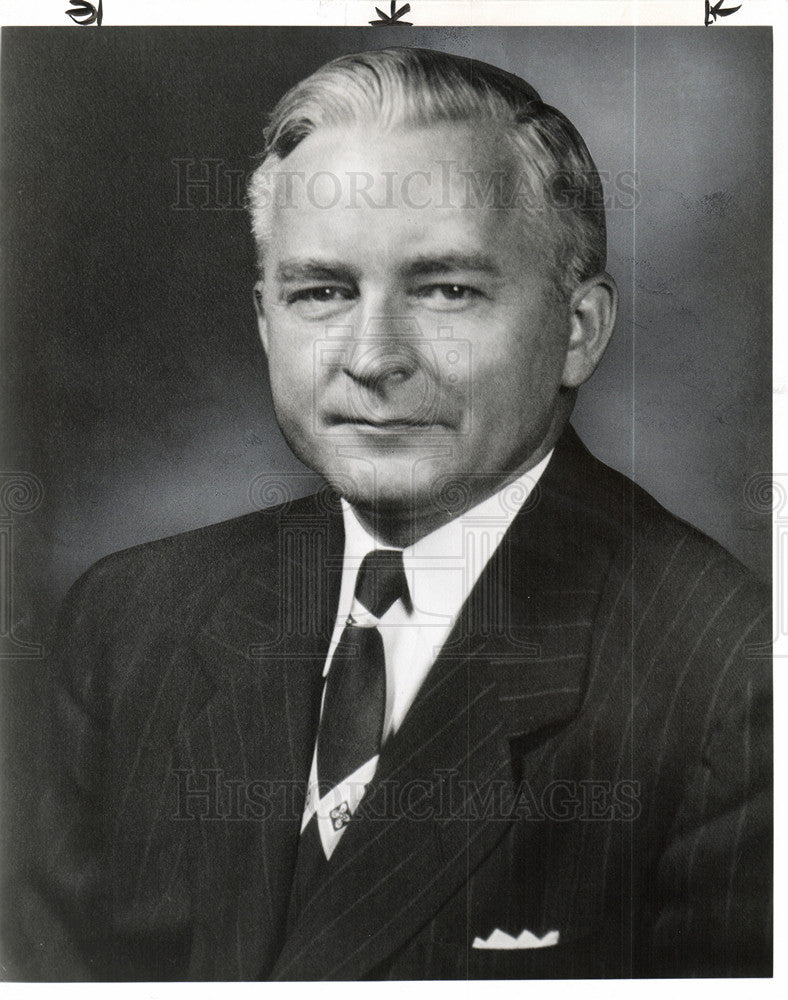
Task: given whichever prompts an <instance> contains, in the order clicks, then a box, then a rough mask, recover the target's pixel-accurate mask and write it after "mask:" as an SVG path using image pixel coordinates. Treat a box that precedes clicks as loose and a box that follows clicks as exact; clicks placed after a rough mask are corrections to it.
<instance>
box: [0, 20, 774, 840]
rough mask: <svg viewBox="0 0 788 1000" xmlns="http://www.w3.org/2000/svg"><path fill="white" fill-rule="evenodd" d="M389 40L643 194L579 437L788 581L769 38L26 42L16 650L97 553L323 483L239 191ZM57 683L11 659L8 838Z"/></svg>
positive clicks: (8, 436) (111, 31)
mask: <svg viewBox="0 0 788 1000" xmlns="http://www.w3.org/2000/svg"><path fill="white" fill-rule="evenodd" d="M390 44H412V45H423V46H427V47H435V48H439V49H445V50H448V51H451V52H456V53H461V54H464V55H470V56H474V57H477V58H479V59H482V60H486V61H490V62H493V63H496V64H498V65H500V66H503V67H504V68H506V69H508V70H511V71H513V72H515V73H518V74H520V75H522V76H524V77H525V78H526V79H527V80H529V81H530V82H531V83H532V84H533V85H534V86H536V88H537V89H538V90H539V91H540V92H541V94H542V97H543V98H544V99H545V100H546V101H548V102H549V103H552V104H554V105H555V106H557V107H558V108H560V109H561V110H562V111H564V112H565V113H566V114H567V115H568V116H569V117H570V118H571V119H572V121H573V122H574V123H575V124H576V125H577V126H578V128H579V129H580V131H581V133H583V135H584V136H585V138H586V139H587V141H588V144H589V146H590V149H591V152H592V154H593V155H594V157H595V159H596V162H597V166H598V167H599V169H600V170H601V171H602V172H603V174H604V175H605V176H608V177H609V178H610V184H611V185H612V186H613V188H615V186H616V185H617V184H618V185H619V187H620V188H623V189H627V188H629V190H630V196H629V197H627V196H626V191H624V192H623V196H622V197H621V198H620V199H618V204H617V205H615V207H614V208H613V209H612V210H611V211H610V213H609V232H610V257H609V269H610V270H611V272H612V273H613V275H614V276H615V278H616V279H617V281H618V284H619V287H620V290H621V293H622V302H621V310H620V318H619V322H618V329H617V334H616V337H615V339H614V342H613V344H612V346H611V348H610V350H609V352H608V354H607V356H606V358H605V360H604V362H603V364H602V366H601V368H600V370H599V371H598V372H597V374H596V376H595V377H594V379H593V380H592V382H591V383H590V384H589V385H588V386H587V387H586V388H585V389H584V390H583V392H582V395H581V402H580V404H579V407H578V410H577V413H576V417H575V424H576V426H577V428H578V430H579V431H580V433H581V436H583V437H584V439H585V441H586V443H587V444H588V445H589V447H590V448H591V449H592V450H593V451H595V452H596V454H597V455H598V456H599V457H600V458H602V459H603V460H605V461H607V462H608V463H609V464H611V465H613V466H615V467H616V468H617V469H620V470H622V471H624V472H625V473H627V474H629V475H631V476H633V477H634V478H635V479H636V480H637V481H638V482H640V483H641V484H642V485H643V486H645V487H646V488H647V489H648V490H649V491H651V492H652V493H653V494H654V495H655V496H656V497H657V499H659V500H660V501H661V502H662V503H663V504H665V505H666V506H667V507H668V508H670V509H671V510H672V511H674V512H675V513H677V514H678V515H680V516H682V517H684V518H686V519H688V520H689V521H691V522H693V523H694V524H696V525H698V526H699V527H700V528H701V529H703V530H704V531H706V532H707V533H709V534H711V535H712V536H713V537H715V538H717V539H718V540H719V541H721V542H722V543H723V544H724V545H726V546H727V547H728V548H729V549H730V550H731V551H732V552H734V554H736V555H737V556H739V558H741V559H742V560H743V561H744V562H745V563H747V564H748V565H749V566H751V567H752V568H753V569H754V570H755V571H756V572H758V573H760V574H761V575H763V576H767V577H768V576H769V573H770V560H771V543H770V517H769V513H768V505H767V507H766V508H765V507H764V504H763V502H761V500H759V494H758V490H757V489H753V485H752V484H753V483H755V484H757V483H758V482H759V480H758V479H757V477H758V475H759V474H764V473H767V472H768V471H769V469H770V432H771V402H770V393H771V360H770V358H771V344H770V316H771V288H770V274H771V200H770V199H771V51H772V49H771V32H770V30H768V29H755V28H744V29H737V28H733V27H729V26H727V25H726V26H721V25H718V26H715V27H714V28H711V29H708V30H707V29H704V28H702V27H699V28H697V29H661V28H660V29H657V28H655V29H640V30H638V31H637V32H635V31H634V30H632V29H624V28H622V29H571V30H566V29H535V28H533V29H532V28H522V29H514V28H506V29H498V28H493V29H476V30H465V29H418V28H414V29H385V28H367V29H328V30H326V29H308V30H297V29H291V28H288V29H284V28H283V29H267V28H262V29H261V28H240V29H224V28H190V29H181V28H164V29H148V28H111V27H103V28H101V29H100V30H76V29H74V30H72V29H70V28H64V29H62V30H61V29H6V30H5V31H4V32H3V36H2V90H1V99H2V178H1V182H2V199H3V201H2V218H3V223H2V227H3V228H2V239H3V251H4V252H3V272H2V281H3V285H2V295H3V307H2V353H3V361H4V364H3V374H2V379H3V381H2V394H3V401H4V407H5V414H4V416H5V419H4V427H5V431H4V448H5V450H4V454H3V461H2V469H3V470H8V471H11V472H22V473H25V474H27V477H28V483H27V488H32V489H33V490H34V491H35V489H38V488H39V486H40V490H41V498H40V502H39V500H38V499H37V498H36V497H33V498H32V500H31V499H30V498H28V502H27V503H26V504H25V503H24V502H21V503H20V502H19V498H18V497H17V503H16V504H15V505H14V504H12V505H11V506H12V507H13V510H10V509H9V508H8V506H7V505H6V507H5V508H4V509H3V510H0V515H2V516H3V518H4V521H3V530H4V531H5V529H6V528H8V526H9V525H11V532H12V536H13V537H12V543H13V544H12V548H13V552H12V558H13V581H12V582H13V590H12V591H10V592H9V591H8V590H7V589H6V590H5V591H4V593H5V596H6V597H7V598H8V601H7V607H6V613H7V615H8V616H10V617H7V618H5V619H4V621H5V625H6V628H5V631H6V634H5V635H4V636H3V638H4V640H5V641H6V643H7V646H6V652H8V651H9V650H10V651H11V652H13V651H14V645H13V643H14V642H17V643H21V642H27V643H39V644H45V642H46V636H47V630H48V628H49V627H50V623H51V620H52V615H53V612H54V609H55V607H56V605H57V602H58V601H59V599H60V598H61V597H62V595H63V593H64V591H65V589H66V588H67V586H68V585H69V584H70V583H71V582H72V581H73V580H74V579H75V578H76V576H77V575H78V574H79V573H80V572H81V571H82V570H83V569H85V568H86V567H87V566H88V565H89V564H90V563H91V562H93V561H94V560H95V559H97V558H98V557H100V556H102V555H104V554H106V553H108V552H111V551H113V550H115V549H118V548H122V547H125V546H128V545H132V544H134V543H136V542H141V541H143V540H147V539H152V538H156V537H159V536H164V535H168V534H171V533H173V532H177V531H181V530H184V529H187V528H191V527H195V526H197V525H202V524H207V523H209V522H214V521H219V520H222V519H223V518H227V517H231V516H233V515H236V514H241V513H243V512H245V511H248V510H250V509H252V508H253V507H254V505H255V504H256V503H260V502H261V501H262V499H263V498H264V496H265V491H264V490H263V489H261V483H263V484H264V483H265V481H266V479H265V477H266V476H267V477H269V478H270V477H272V476H273V477H275V476H278V475H281V474H290V473H301V475H300V476H297V477H296V479H295V480H294V483H295V485H296V488H297V489H298V490H300V491H301V492H307V491H308V490H309V486H310V481H309V479H308V478H307V477H306V476H305V475H303V469H302V468H301V467H300V466H299V464H298V463H297V462H296V460H295V459H294V458H293V457H292V456H291V455H290V454H289V452H288V450H287V447H286V445H285V444H284V442H283V440H282V438H281V436H280V434H279V431H278V429H277V428H276V425H275V422H274V418H273V415H272V410H271V403H270V397H269V393H268V389H267V386H266V378H265V362H264V358H263V355H262V351H261V348H260V346H259V345H258V342H257V337H256V328H255V321H254V315H253V310H252V296H251V287H252V283H253V281H254V276H255V275H254V266H253V253H252V243H251V239H250V237H249V235H248V223H247V218H246V215H245V212H244V210H243V207H242V190H240V187H239V179H241V178H243V177H244V176H245V175H247V174H248V173H249V171H250V170H251V168H252V165H253V162H254V161H253V158H254V155H255V154H256V153H257V152H258V151H259V150H260V147H261V141H262V130H263V127H264V124H265V120H266V114H267V112H268V111H269V110H270V109H271V107H272V105H273V104H274V102H275V101H276V99H277V98H278V97H279V96H280V95H281V93H282V92H283V91H284V90H285V89H286V88H287V87H288V86H290V85H291V84H293V83H294V82H295V81H297V80H298V79H300V78H301V77H303V76H304V75H305V74H307V73H309V72H310V71H311V70H313V69H314V68H316V67H317V66H318V65H320V64H321V63H323V62H324V61H326V60H327V59H329V58H331V57H333V56H335V55H338V54H340V53H342V52H345V51H349V50H356V49H364V48H370V47H381V46H385V45H390ZM209 171H215V176H216V178H218V180H217V181H216V185H218V186H216V187H214V189H213V190H212V191H207V190H205V189H200V188H199V186H197V187H192V188H191V189H190V194H189V197H188V198H187V199H186V201H185V200H184V188H183V182H184V179H189V180H192V181H194V180H195V179H199V178H200V177H201V176H203V177H213V176H214V175H212V174H210V173H209ZM633 174H636V175H637V181H636V183H635V184H634V185H633V182H632V175H633ZM627 177H628V178H629V180H627ZM211 183H214V182H213V181H212V182H211ZM633 186H634V187H635V190H636V195H635V196H634V197H633V196H631V189H632V187H633ZM189 206H191V207H189ZM261 476H262V477H263V478H262V479H261V478H260V477H261ZM31 477H32V478H31ZM753 477H755V478H753ZM31 482H32V483H33V486H32V487H31V486H30V483H31ZM748 484H750V485H749V487H748ZM4 537H5V536H4ZM9 537H10V536H9ZM9 629H11V630H13V635H14V636H15V637H16V638H15V639H14V640H13V641H11V643H10V646H9V645H8V643H9V641H10V640H9V634H8V633H9ZM17 648H18V647H17ZM37 662H38V661H37V660H36V659H35V658H20V659H16V660H15V659H5V660H4V661H3V663H4V667H3V681H4V683H5V688H6V691H7V698H8V699H10V700H9V701H8V702H7V704H10V706H11V710H10V711H7V712H6V713H5V729H6V736H7V739H8V740H9V741H10V742H11V743H12V744H13V745H14V747H15V748H16V749H17V750H18V749H19V748H20V747H21V749H22V750H23V751H24V752H22V753H17V754H15V756H14V757H13V763H12V764H11V765H10V767H9V769H8V771H7V782H6V784H7V788H8V789H9V795H10V798H11V800H12V805H11V811H10V813H8V814H7V815H9V816H10V817H11V820H10V823H9V825H8V827H7V829H13V828H14V827H15V826H16V825H17V824H19V825H22V826H23V824H24V819H23V817H24V805H23V804H20V803H23V802H24V801H25V800H26V799H28V798H29V797H30V794H31V781H32V782H33V786H32V792H33V793H34V791H35V784H34V778H31V773H33V772H31V770H30V768H29V764H28V762H27V759H26V758H27V757H29V756H31V755H33V754H34V753H35V746H36V744H35V733H36V727H35V724H34V723H35V720H36V719H37V717H38V712H39V706H38V703H37V701H36V700H35V696H34V695H33V694H32V693H31V692H32V687H31V681H32V679H33V678H34V676H35V674H36V669H37V667H36V664H37Z"/></svg>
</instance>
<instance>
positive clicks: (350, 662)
mask: <svg viewBox="0 0 788 1000" xmlns="http://www.w3.org/2000/svg"><path fill="white" fill-rule="evenodd" d="M354 597H355V599H354V605H353V612H355V617H354V614H353V613H351V614H350V615H349V616H348V619H347V622H346V624H345V628H344V631H343V632H342V636H341V637H340V640H339V643H338V645H337V648H336V651H335V652H334V655H333V657H332V658H331V666H330V668H329V671H328V676H327V678H326V685H325V696H324V699H323V712H322V715H321V718H320V727H319V729H318V735H317V780H318V786H319V789H320V796H321V797H322V796H325V795H326V794H327V793H328V792H329V791H331V789H333V788H335V787H336V786H337V785H338V784H340V783H341V782H342V781H344V780H345V779H346V778H349V777H350V776H351V775H352V774H354V773H355V772H356V771H357V770H358V769H359V768H360V767H361V765H362V764H365V763H366V762H367V761H368V760H370V759H371V758H372V757H375V756H376V755H377V754H378V753H380V745H381V740H382V736H383V717H384V712H385V707H386V662H385V655H384V650H383V639H382V637H381V634H380V631H379V630H378V628H377V622H378V620H379V619H380V618H381V617H382V616H383V615H384V614H385V613H386V612H387V611H388V609H389V608H390V607H391V605H392V604H393V603H394V602H395V601H396V600H397V599H398V598H402V600H403V601H405V603H406V604H407V605H409V604H410V595H409V592H408V584H407V581H406V579H405V571H404V569H403V565H402V553H401V552H399V551H397V550H394V549H375V550H374V551H373V552H370V553H368V555H367V556H366V557H365V558H364V561H363V562H362V564H361V567H360V569H359V571H358V576H357V578H356V590H355V595H354ZM359 605H361V608H363V609H365V610H366V612H368V613H367V614H364V613H363V612H360V611H359V610H358V609H359ZM343 805H345V804H344V803H339V804H338V806H337V809H335V810H334V811H333V812H336V813H337V815H338V816H340V817H341V825H344V824H345V823H347V822H348V821H349V819H350V816H349V814H347V812H343V809H342V806H343ZM333 812H332V816H333ZM328 864H329V862H328V861H327V860H326V856H325V853H324V851H323V845H322V841H321V839H320V832H319V829H318V824H317V816H316V815H312V817H311V818H310V820H309V822H308V823H307V825H306V827H305V828H304V831H303V833H302V834H301V839H300V843H299V848H298V861H297V864H296V871H295V878H294V882H293V893H292V898H291V906H290V914H289V920H290V923H291V925H292V922H293V921H294V919H295V917H296V914H297V913H298V912H299V911H300V910H301V908H302V907H303V905H304V903H305V902H306V900H307V899H308V898H309V896H311V895H312V894H313V893H314V891H315V890H316V889H317V887H318V885H319V884H320V881H321V879H322V876H323V875H324V874H325V872H326V870H327V866H328Z"/></svg>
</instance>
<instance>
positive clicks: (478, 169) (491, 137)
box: [266, 122, 523, 209]
mask: <svg viewBox="0 0 788 1000" xmlns="http://www.w3.org/2000/svg"><path fill="white" fill-rule="evenodd" d="M522 167H523V163H522V161H521V160H520V159H519V158H518V157H517V156H516V155H515V153H514V150H513V147H512V146H511V145H510V144H509V143H508V142H507V141H506V139H505V135H504V133H503V130H502V129H501V128H500V127H498V126H495V125H492V126H491V125H489V124H486V125H484V124H480V125H473V124H471V123H465V122H460V123H439V124H437V125H432V126H423V127H422V126H419V127H416V126H403V127H398V128H395V129H388V130H381V129H380V128H379V127H377V126H374V125H369V126H360V125H355V126H348V127H346V128H321V129H318V130H316V131H315V132H314V133H312V134H311V135H309V136H307V137H306V138H305V139H304V140H303V141H302V142H301V143H299V145H298V146H297V147H296V148H295V149H294V150H293V152H292V153H291V154H290V155H289V156H288V157H286V158H285V159H284V160H282V161H280V162H279V163H277V164H275V165H274V166H273V167H272V169H271V170H270V171H269V172H268V175H267V177H266V186H267V188H268V190H269V192H270V198H271V199H272V201H273V203H274V205H275V206H284V207H288V206H294V207H301V208H304V209H313V208H331V207H336V206H338V205H342V206H344V207H347V208H355V207H360V208H363V207H365V206H366V207H372V205H373V204H374V205H377V206H380V207H384V208H395V207H399V206H404V207H405V208H408V209H416V208H418V207H420V206H423V207H426V206H427V205H430V206H434V207H441V206H442V207H445V208H449V207H452V206H453V205H458V206H459V205H467V206H468V207H473V206H474V204H477V205H478V204H480V203H482V201H483V199H482V195H483V196H484V198H486V200H487V202H488V203H489V202H490V201H491V198H493V197H494V195H495V192H496V190H497V189H500V190H501V191H503V190H504V189H505V188H507V187H508V188H511V187H512V186H513V184H514V182H515V177H516V175H517V173H518V171H521V170H522Z"/></svg>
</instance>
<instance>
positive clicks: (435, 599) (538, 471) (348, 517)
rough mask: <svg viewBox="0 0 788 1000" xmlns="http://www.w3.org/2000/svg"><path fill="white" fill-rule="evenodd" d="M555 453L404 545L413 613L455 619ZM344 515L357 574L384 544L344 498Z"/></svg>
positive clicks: (349, 564)
mask: <svg viewBox="0 0 788 1000" xmlns="http://www.w3.org/2000/svg"><path fill="white" fill-rule="evenodd" d="M552 454H553V452H552V450H551V451H550V452H549V453H548V454H547V455H545V457H544V458H543V459H542V460H541V462H539V464H538V465H536V466H534V468H532V469H529V470H528V472H525V473H523V474H522V475H521V476H519V477H518V478H517V479H515V480H514V481H513V482H511V483H508V484H507V485H506V486H504V487H503V488H502V489H500V490H498V492H497V493H494V494H493V495H492V496H490V497H488V498H487V499H486V500H483V501H482V502H481V503H479V504H477V505H476V506H475V507H472V508H471V509H470V510H468V511H466V512H465V513H464V514H461V515H460V516H459V517H456V518H454V519H453V520H451V521H448V522H447V523H446V524H443V525H441V526H440V527H439V528H436V529H435V531H432V532H430V534H429V535H425V536H424V538H420V539H419V540H418V541H417V542H414V543H413V545H409V546H408V547H407V548H404V549H402V550H401V551H402V562H403V565H404V567H405V576H406V577H407V580H408V587H409V588H410V594H411V599H412V602H413V615H414V617H416V618H419V619H421V620H422V621H424V623H425V624H428V623H429V622H430V621H432V622H434V623H435V624H436V625H437V624H439V623H440V622H441V621H443V622H445V621H446V620H452V621H453V620H454V619H455V618H456V616H457V614H458V613H459V611H460V608H461V607H462V605H463V604H464V603H465V601H466V600H467V598H468V595H469V594H470V592H471V591H472V590H473V588H474V586H475V585H476V581H477V580H478V579H479V576H480V575H481V573H482V570H483V569H484V567H485V566H486V565H487V563H488V562H489V560H490V558H491V557H492V555H493V553H494V552H495V550H496V549H497V548H498V545H499V544H500V542H501V539H502V538H503V536H504V535H505V534H506V531H507V530H508V529H509V527H510V525H511V523H512V521H513V520H514V519H515V517H516V516H517V514H518V513H519V512H520V510H521V509H522V507H523V505H524V504H525V501H526V500H527V499H528V497H529V495H530V493H531V492H532V490H533V489H534V487H535V486H536V484H537V482H538V481H539V478H540V476H541V475H542V473H543V472H544V470H545V469H546V468H547V465H548V463H549V461H550V458H551V457H552ZM342 516H343V519H344V525H345V555H344V569H345V572H353V573H355V572H356V571H357V570H358V567H359V566H360V565H361V563H362V561H363V559H364V556H366V554H367V553H368V552H371V551H372V550H373V549H376V548H381V547H383V546H382V543H381V542H379V541H377V540H376V539H375V537H374V536H373V535H371V534H370V533H369V532H368V531H367V529H366V528H365V527H364V526H363V525H362V524H361V522H360V521H359V519H358V517H357V515H356V513H355V511H354V510H353V508H352V507H351V506H350V504H349V503H348V502H347V501H346V500H344V499H343V500H342ZM385 547H386V548H397V546H385Z"/></svg>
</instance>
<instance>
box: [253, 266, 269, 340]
mask: <svg viewBox="0 0 788 1000" xmlns="http://www.w3.org/2000/svg"><path fill="white" fill-rule="evenodd" d="M254 311H255V313H256V314H257V329H258V330H259V332H260V340H261V341H262V344H263V350H264V351H265V353H266V355H267V354H268V321H267V320H266V318H265V312H264V310H263V279H262V278H261V279H260V280H259V281H256V282H255V285H254Z"/></svg>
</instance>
